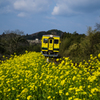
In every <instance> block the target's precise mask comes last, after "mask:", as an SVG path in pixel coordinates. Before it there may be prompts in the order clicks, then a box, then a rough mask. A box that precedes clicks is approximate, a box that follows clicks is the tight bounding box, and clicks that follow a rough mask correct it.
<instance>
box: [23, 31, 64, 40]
mask: <svg viewBox="0 0 100 100" xmlns="http://www.w3.org/2000/svg"><path fill="white" fill-rule="evenodd" d="M47 34H53V35H59V36H61V35H62V34H63V32H62V31H60V30H56V29H52V30H48V31H40V32H36V33H33V34H30V35H28V34H27V35H26V36H23V37H24V38H25V39H27V40H35V39H36V38H38V39H39V40H40V39H41V37H42V35H47Z"/></svg>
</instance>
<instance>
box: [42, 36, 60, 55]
mask: <svg viewBox="0 0 100 100" xmlns="http://www.w3.org/2000/svg"><path fill="white" fill-rule="evenodd" d="M60 43H61V41H60V36H57V35H43V36H42V39H41V52H42V54H43V55H44V56H51V57H57V56H58V53H59V47H60Z"/></svg>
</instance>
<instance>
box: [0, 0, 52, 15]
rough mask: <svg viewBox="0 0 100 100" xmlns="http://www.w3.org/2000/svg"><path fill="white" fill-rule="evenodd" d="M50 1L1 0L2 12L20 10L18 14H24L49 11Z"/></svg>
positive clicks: (0, 7) (0, 9)
mask: <svg viewBox="0 0 100 100" xmlns="http://www.w3.org/2000/svg"><path fill="white" fill-rule="evenodd" d="M50 3H51V0H0V13H7V12H13V13H14V12H17V13H18V12H19V14H18V16H20V15H21V16H22V15H23V16H24V13H30V14H34V13H41V12H47V11H48V9H49V6H50ZM22 12H24V13H22Z"/></svg>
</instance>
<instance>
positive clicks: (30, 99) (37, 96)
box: [0, 51, 100, 100]
mask: <svg viewBox="0 0 100 100" xmlns="http://www.w3.org/2000/svg"><path fill="white" fill-rule="evenodd" d="M97 58H98V59H100V54H98V57H93V56H92V55H90V60H89V61H88V62H89V63H87V62H86V61H85V60H84V63H82V62H80V63H79V65H77V63H75V65H74V64H73V63H72V61H71V60H70V59H69V58H68V57H64V58H63V60H62V62H61V63H60V64H58V65H56V64H55V63H47V62H46V60H45V57H44V56H43V55H42V54H41V53H37V52H29V53H28V52H27V51H26V54H23V55H19V56H17V55H16V54H15V55H12V57H11V58H10V59H9V60H6V61H4V62H3V61H2V64H0V100H41V99H42V100H71V99H72V100H100V61H99V60H98V59H97ZM59 60H60V59H57V61H59Z"/></svg>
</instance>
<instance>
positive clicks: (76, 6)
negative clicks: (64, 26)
mask: <svg viewBox="0 0 100 100" xmlns="http://www.w3.org/2000/svg"><path fill="white" fill-rule="evenodd" d="M99 4H100V0H92V1H91V0H58V1H57V3H56V6H55V7H54V9H53V11H52V15H67V16H68V15H76V14H84V13H91V12H95V11H96V10H98V9H99V10H100V5H99Z"/></svg>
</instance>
